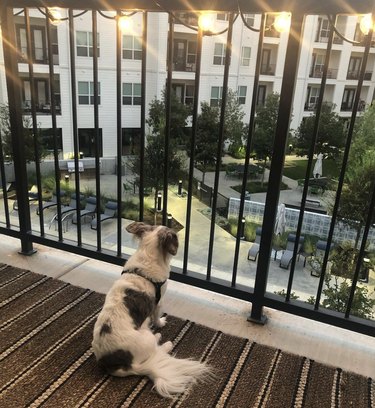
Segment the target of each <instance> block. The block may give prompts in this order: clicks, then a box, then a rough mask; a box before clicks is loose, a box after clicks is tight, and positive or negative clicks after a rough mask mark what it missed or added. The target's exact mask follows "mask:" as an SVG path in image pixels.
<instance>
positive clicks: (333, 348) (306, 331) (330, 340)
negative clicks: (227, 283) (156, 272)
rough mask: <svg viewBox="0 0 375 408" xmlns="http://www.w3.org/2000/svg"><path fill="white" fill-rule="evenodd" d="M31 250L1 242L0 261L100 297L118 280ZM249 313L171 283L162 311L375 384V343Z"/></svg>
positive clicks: (61, 255)
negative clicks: (255, 318)
mask: <svg viewBox="0 0 375 408" xmlns="http://www.w3.org/2000/svg"><path fill="white" fill-rule="evenodd" d="M34 248H35V249H37V252H36V253H35V254H34V255H32V256H24V255H20V254H19V253H18V251H19V249H20V243H19V241H18V240H17V239H14V238H11V237H8V236H1V245H0V259H1V261H2V262H4V263H7V264H9V265H13V266H16V267H19V268H24V269H28V270H31V271H33V272H36V273H41V274H45V275H48V276H51V277H54V278H57V279H61V280H63V281H66V282H69V283H71V284H73V285H77V286H82V287H85V288H90V289H92V290H95V291H97V292H101V293H106V292H107V291H108V289H109V288H110V287H111V285H112V283H113V282H114V281H115V280H116V279H117V278H118V277H119V276H120V272H121V267H119V266H115V265H111V264H108V263H105V262H100V261H96V260H92V259H89V258H85V257H82V256H78V255H75V254H71V253H67V252H62V251H58V250H56V249H53V248H49V247H45V246H41V245H34ZM250 308H251V304H249V303H246V302H243V301H240V300H237V299H232V298H229V297H227V296H223V295H219V294H215V293H212V292H208V291H205V290H202V289H198V288H194V287H190V286H188V285H184V284H180V283H177V282H173V281H170V282H169V286H168V290H167V295H166V298H165V300H164V308H163V309H164V311H165V312H166V313H168V314H171V315H174V316H177V317H180V318H183V319H189V320H192V321H195V322H197V323H200V324H203V325H206V326H209V327H212V328H215V329H218V330H221V331H223V332H225V333H229V334H233V335H237V336H242V337H247V338H249V339H251V340H254V341H256V342H258V343H261V344H266V345H269V346H272V347H276V348H280V349H282V350H284V351H288V352H291V353H294V354H299V355H304V356H306V357H308V358H311V359H314V360H316V361H319V362H322V363H325V364H329V365H333V366H335V367H341V368H342V369H344V370H349V371H353V372H356V373H358V374H362V375H364V376H370V377H372V378H375V365H374V363H373V362H374V361H375V338H372V337H369V336H365V335H362V334H356V333H352V332H350V331H347V330H343V329H340V328H337V327H333V326H329V325H326V324H322V323H318V322H314V321H310V320H308V319H304V318H301V317H298V316H293V315H289V314H287V313H283V312H279V311H275V310H271V309H266V310H265V314H266V315H267V317H268V322H267V324H266V325H265V326H258V325H255V324H252V323H249V322H247V320H246V318H247V316H248V314H249V311H250Z"/></svg>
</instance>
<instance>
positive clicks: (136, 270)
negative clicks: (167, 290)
mask: <svg viewBox="0 0 375 408" xmlns="http://www.w3.org/2000/svg"><path fill="white" fill-rule="evenodd" d="M124 273H132V274H134V275H138V276H140V277H141V278H143V279H146V280H148V281H149V282H151V283H152V284H153V285H154V288H155V304H156V305H157V304H158V303H159V301H160V298H161V287H162V286H163V285H164V283H165V282H166V280H165V281H163V282H155V281H153V280H152V279H150V278H147V277H146V276H144V275H143V274H142V272H141V270H140V269H139V268H134V269H126V270H123V271H122V273H121V275H123V274H124Z"/></svg>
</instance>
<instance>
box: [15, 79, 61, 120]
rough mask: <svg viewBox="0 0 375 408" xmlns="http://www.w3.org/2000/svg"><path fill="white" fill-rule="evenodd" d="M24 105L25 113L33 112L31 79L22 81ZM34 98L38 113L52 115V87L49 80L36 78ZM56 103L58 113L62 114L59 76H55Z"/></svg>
mask: <svg viewBox="0 0 375 408" xmlns="http://www.w3.org/2000/svg"><path fill="white" fill-rule="evenodd" d="M22 81H23V86H22V105H23V110H24V112H30V110H31V83H30V80H29V78H25V79H22ZM34 85H35V91H34V97H35V108H36V112H37V113H51V98H50V86H49V78H34ZM54 91H55V94H54V102H55V109H56V113H57V114H60V113H61V99H60V81H59V78H58V76H57V75H55V81H54Z"/></svg>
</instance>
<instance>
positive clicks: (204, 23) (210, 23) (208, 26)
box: [198, 13, 214, 32]
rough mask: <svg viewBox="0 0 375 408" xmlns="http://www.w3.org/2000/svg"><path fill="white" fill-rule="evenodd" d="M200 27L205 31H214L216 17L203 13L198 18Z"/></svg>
mask: <svg viewBox="0 0 375 408" xmlns="http://www.w3.org/2000/svg"><path fill="white" fill-rule="evenodd" d="M198 26H199V28H200V29H201V30H202V31H203V32H204V31H212V29H213V27H214V16H213V14H212V13H202V14H201V15H200V16H199V18H198Z"/></svg>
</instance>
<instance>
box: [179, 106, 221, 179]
mask: <svg viewBox="0 0 375 408" xmlns="http://www.w3.org/2000/svg"><path fill="white" fill-rule="evenodd" d="M218 132H219V108H218V107H214V106H210V105H208V103H207V102H202V103H201V113H200V114H199V116H198V120H197V134H196V140H195V163H197V164H198V165H199V166H200V168H201V170H202V183H204V179H205V175H206V172H207V170H208V168H210V167H212V166H214V165H215V164H216V155H217V141H218ZM186 148H187V152H188V154H189V153H190V141H189V143H188V144H187V146H186Z"/></svg>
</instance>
